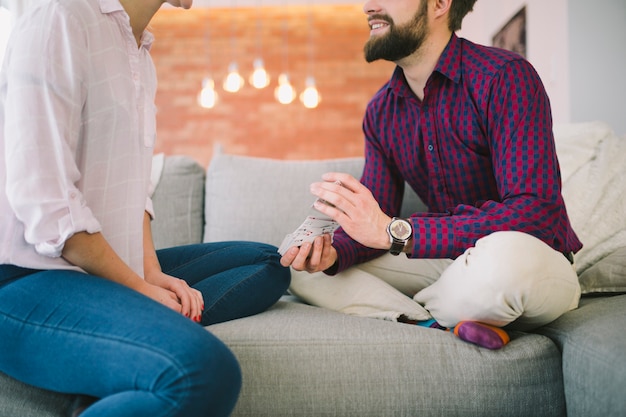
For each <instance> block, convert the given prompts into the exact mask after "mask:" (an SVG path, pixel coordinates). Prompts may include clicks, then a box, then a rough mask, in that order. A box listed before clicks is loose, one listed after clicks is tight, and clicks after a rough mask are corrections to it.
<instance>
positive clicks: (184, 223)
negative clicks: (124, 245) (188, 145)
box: [152, 155, 205, 249]
mask: <svg viewBox="0 0 626 417" xmlns="http://www.w3.org/2000/svg"><path fill="white" fill-rule="evenodd" d="M204 178H205V173H204V168H202V166H200V164H198V163H197V162H196V161H195V160H193V159H192V158H190V157H187V156H182V155H177V156H168V157H166V158H165V160H164V163H163V168H162V172H161V174H160V178H158V182H157V184H156V187H155V190H154V194H153V195H152V202H153V205H154V211H155V218H154V220H153V221H152V235H153V238H154V245H155V247H156V248H157V249H161V248H167V247H172V246H180V245H186V244H191V243H200V242H202V231H203V227H204Z"/></svg>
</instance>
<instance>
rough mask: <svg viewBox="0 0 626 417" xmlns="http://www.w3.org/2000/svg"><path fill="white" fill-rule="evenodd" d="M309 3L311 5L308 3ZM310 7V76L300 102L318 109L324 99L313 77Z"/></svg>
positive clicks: (310, 16)
mask: <svg viewBox="0 0 626 417" xmlns="http://www.w3.org/2000/svg"><path fill="white" fill-rule="evenodd" d="M307 3H309V2H308V1H307ZM307 6H308V21H309V22H308V23H309V75H308V77H307V78H306V84H305V89H304V91H302V93H301V94H300V101H301V102H302V104H303V105H304V107H306V108H307V109H314V108H316V107H317V106H318V105H319V103H320V101H321V100H322V97H321V96H320V93H319V91H317V87H316V86H315V77H314V76H313V65H314V62H315V60H314V54H313V49H314V44H313V12H312V9H311V5H310V4H307Z"/></svg>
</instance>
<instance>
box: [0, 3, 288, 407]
mask: <svg viewBox="0 0 626 417" xmlns="http://www.w3.org/2000/svg"><path fill="white" fill-rule="evenodd" d="M165 2H166V1H165V0H47V1H45V2H43V3H41V4H40V5H39V6H37V7H35V8H33V9H32V10H30V11H29V12H28V13H27V15H25V16H23V17H22V18H21V19H20V21H19V22H18V23H17V25H16V28H15V30H14V32H13V34H12V37H11V40H10V42H9V46H8V49H7V53H6V56H5V61H4V67H3V71H2V73H1V74H2V75H1V76H0V143H1V146H0V159H1V160H2V169H1V170H0V188H1V192H0V340H1V342H0V352H2V354H0V371H2V372H5V373H6V374H8V375H11V376H13V377H14V378H16V379H18V380H21V381H23V382H25V383H28V384H31V385H35V386H38V387H42V388H45V389H49V390H54V391H59V392H66V393H76V394H81V395H83V396H84V397H81V398H93V400H94V401H95V402H93V404H92V405H90V406H89V407H88V408H87V409H86V410H85V411H84V413H83V414H82V415H83V416H84V417H89V416H116V417H121V416H151V417H157V416H185V417H193V416H207V415H211V416H222V415H224V416H225V415H228V414H229V413H230V412H231V411H232V409H233V407H234V405H235V402H236V400H237V396H238V393H239V389H240V385H241V375H240V370H239V367H238V364H237V361H236V359H235V358H234V356H233V355H232V353H231V352H230V351H229V350H228V348H227V347H226V346H225V345H224V344H223V343H221V342H220V341H219V340H218V339H216V338H215V337H214V336H212V335H211V334H210V333H209V332H207V331H206V330H205V329H203V327H202V326H201V325H208V324H212V323H217V322H221V321H225V320H232V319H235V318H239V317H244V316H248V315H251V314H255V313H258V312H261V311H263V310H265V309H266V308H268V307H269V306H270V305H272V304H273V303H274V302H275V301H276V300H277V299H278V298H279V297H280V295H281V294H283V292H284V291H285V290H286V288H287V287H288V285H289V270H288V269H287V268H283V267H281V266H280V264H279V255H278V254H277V252H276V248H274V247H272V246H269V245H263V244H259V243H251V242H228V243H226V242H225V243H212V244H201V245H192V246H185V247H178V248H171V249H166V250H160V251H155V249H154V246H153V243H152V236H151V233H150V219H151V217H152V216H153V212H152V204H151V201H150V198H149V196H148V188H149V179H150V170H151V161H152V150H153V144H154V138H155V108H154V104H153V103H154V96H155V90H156V77H155V71H154V67H153V64H152V60H151V58H150V55H149V49H150V45H151V43H152V40H153V37H152V35H151V34H150V33H149V32H147V31H146V30H145V29H146V27H147V25H148V23H149V22H150V20H151V19H152V17H153V16H154V14H155V13H156V12H157V11H158V9H159V8H160V7H161V6H162V4H163V3H165ZM167 3H169V4H171V5H172V6H175V7H182V8H185V9H187V8H189V7H191V3H192V0H167ZM199 324H201V325H199ZM80 411H82V409H76V410H73V411H72V412H73V413H74V414H73V415H78V413H79V412H80Z"/></svg>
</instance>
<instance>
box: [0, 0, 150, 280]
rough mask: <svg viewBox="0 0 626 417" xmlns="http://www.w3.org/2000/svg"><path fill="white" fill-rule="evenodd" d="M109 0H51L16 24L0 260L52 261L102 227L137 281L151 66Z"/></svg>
mask: <svg viewBox="0 0 626 417" xmlns="http://www.w3.org/2000/svg"><path fill="white" fill-rule="evenodd" d="M152 41H153V36H152V35H151V34H150V33H149V32H145V33H144V35H143V38H142V42H141V46H140V47H139V48H138V47H137V43H136V40H135V38H134V36H133V34H132V30H131V26H130V23H129V17H128V15H127V14H126V12H125V11H124V9H123V8H122V6H121V5H120V3H119V1H118V0H51V1H48V2H45V3H43V4H42V5H39V6H37V7H35V8H34V9H33V10H30V11H29V12H28V13H27V14H26V15H25V16H23V17H22V18H21V19H20V20H19V21H18V22H17V24H16V27H15V29H14V32H13V34H12V35H11V39H10V40H9V45H8V48H7V52H6V56H5V61H4V66H3V70H2V72H1V73H0V161H2V162H1V164H2V165H1V169H0V264H13V265H18V266H23V267H28V268H36V269H77V268H76V267H75V266H72V265H70V264H69V263H67V262H66V261H65V260H64V259H63V258H61V257H60V255H61V251H62V249H63V245H64V244H65V241H66V240H67V239H68V238H69V237H71V236H72V235H73V234H75V233H77V232H81V231H86V232H88V233H94V232H98V231H100V232H102V234H103V235H104V237H105V238H106V240H107V241H108V242H109V244H110V245H111V246H112V247H113V249H114V250H115V251H116V252H117V254H118V255H119V256H120V257H121V258H122V259H123V260H124V261H125V262H127V263H128V264H129V265H130V267H131V268H132V269H133V270H134V271H135V272H137V273H138V274H139V275H141V276H143V216H144V212H145V211H148V212H149V213H150V214H151V215H153V213H152V203H151V201H150V198H149V196H148V189H149V183H150V168H151V163H152V151H153V146H154V140H155V136H156V117H155V106H154V97H155V92H156V72H155V69H154V65H153V62H152V59H151V57H150V54H149V49H150V46H151V44H152Z"/></svg>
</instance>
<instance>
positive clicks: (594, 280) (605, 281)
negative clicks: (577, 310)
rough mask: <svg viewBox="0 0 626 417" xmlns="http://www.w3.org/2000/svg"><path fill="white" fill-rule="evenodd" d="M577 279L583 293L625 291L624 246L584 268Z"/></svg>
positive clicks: (625, 259) (625, 256)
mask: <svg viewBox="0 0 626 417" xmlns="http://www.w3.org/2000/svg"><path fill="white" fill-rule="evenodd" d="M579 281H580V288H581V290H582V293H583V294H596V293H607V292H612V293H620V292H622V293H626V246H624V247H621V248H619V249H617V250H616V251H615V252H613V253H611V254H610V255H608V256H607V257H605V258H602V259H601V260H599V261H598V262H597V263H595V264H593V265H591V267H589V268H587V269H585V271H584V272H583V273H582V274H580V277H579Z"/></svg>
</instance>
